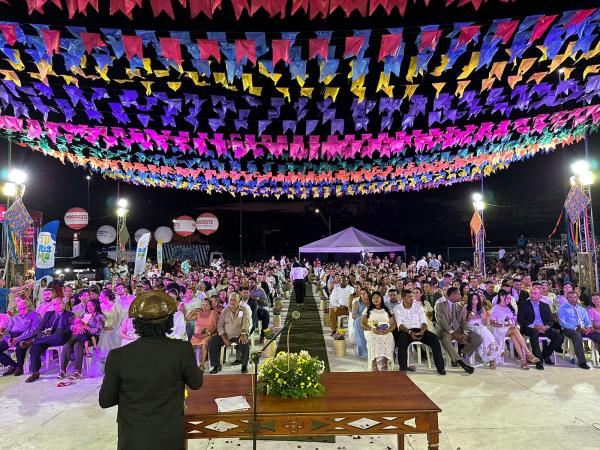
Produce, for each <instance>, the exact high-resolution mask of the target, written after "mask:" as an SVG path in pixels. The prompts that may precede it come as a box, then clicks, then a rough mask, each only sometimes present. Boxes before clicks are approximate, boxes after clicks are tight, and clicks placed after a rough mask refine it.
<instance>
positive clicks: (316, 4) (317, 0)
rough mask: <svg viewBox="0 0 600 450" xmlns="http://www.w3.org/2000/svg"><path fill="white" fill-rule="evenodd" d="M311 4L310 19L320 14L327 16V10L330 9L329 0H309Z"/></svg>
mask: <svg viewBox="0 0 600 450" xmlns="http://www.w3.org/2000/svg"><path fill="white" fill-rule="evenodd" d="M308 4H309V5H310V15H309V17H310V20H313V19H314V18H315V17H317V16H318V15H319V14H321V17H323V18H325V17H327V10H328V9H329V0H308Z"/></svg>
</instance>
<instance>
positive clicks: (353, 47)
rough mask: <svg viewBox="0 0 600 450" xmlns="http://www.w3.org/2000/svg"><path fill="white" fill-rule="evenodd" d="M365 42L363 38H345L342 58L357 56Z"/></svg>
mask: <svg viewBox="0 0 600 450" xmlns="http://www.w3.org/2000/svg"><path fill="white" fill-rule="evenodd" d="M364 42H365V37H364V36H347V37H346V50H344V58H345V57H346V56H354V55H358V52H360V49H361V47H362V45H363V43H364Z"/></svg>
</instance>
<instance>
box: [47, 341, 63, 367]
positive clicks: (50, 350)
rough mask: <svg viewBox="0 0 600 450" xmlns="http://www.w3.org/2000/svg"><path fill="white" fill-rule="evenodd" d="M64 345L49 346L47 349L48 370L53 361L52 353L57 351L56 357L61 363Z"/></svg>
mask: <svg viewBox="0 0 600 450" xmlns="http://www.w3.org/2000/svg"><path fill="white" fill-rule="evenodd" d="M62 351H63V350H62V346H56V347H48V348H47V349H46V363H45V366H46V370H48V368H49V367H50V361H51V354H52V353H55V354H56V358H57V359H58V363H59V364H60V358H61V356H62Z"/></svg>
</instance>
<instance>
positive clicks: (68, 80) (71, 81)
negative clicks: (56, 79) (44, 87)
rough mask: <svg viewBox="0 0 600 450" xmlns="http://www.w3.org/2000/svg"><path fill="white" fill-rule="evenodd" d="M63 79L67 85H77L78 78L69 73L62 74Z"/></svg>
mask: <svg viewBox="0 0 600 450" xmlns="http://www.w3.org/2000/svg"><path fill="white" fill-rule="evenodd" d="M62 77H63V79H64V80H65V83H67V84H68V85H71V84H73V85H75V86H77V87H79V80H78V79H77V78H75V77H72V76H71V75H62Z"/></svg>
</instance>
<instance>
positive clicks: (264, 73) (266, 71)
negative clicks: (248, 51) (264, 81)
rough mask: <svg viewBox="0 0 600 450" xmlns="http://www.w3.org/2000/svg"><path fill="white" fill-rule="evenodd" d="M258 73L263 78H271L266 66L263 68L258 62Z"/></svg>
mask: <svg viewBox="0 0 600 450" xmlns="http://www.w3.org/2000/svg"><path fill="white" fill-rule="evenodd" d="M258 73H260V74H261V75H264V76H265V77H268V78H271V74H270V73H269V71H268V70H267V66H265V65H264V64H263V63H262V62H260V61H259V62H258Z"/></svg>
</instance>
